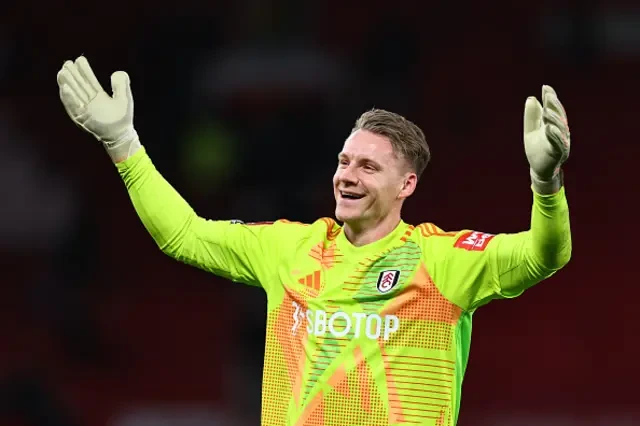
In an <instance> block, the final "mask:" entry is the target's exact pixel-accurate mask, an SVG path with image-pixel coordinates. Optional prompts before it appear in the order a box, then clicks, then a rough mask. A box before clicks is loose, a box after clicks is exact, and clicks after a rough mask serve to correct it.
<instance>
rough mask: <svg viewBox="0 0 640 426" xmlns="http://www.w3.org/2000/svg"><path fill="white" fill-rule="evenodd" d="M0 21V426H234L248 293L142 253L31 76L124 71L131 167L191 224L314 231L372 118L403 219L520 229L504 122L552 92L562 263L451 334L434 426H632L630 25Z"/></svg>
mask: <svg viewBox="0 0 640 426" xmlns="http://www.w3.org/2000/svg"><path fill="white" fill-rule="evenodd" d="M1 19H3V20H1ZM1 19H0V22H1V23H2V24H3V25H2V26H1V27H0V28H2V29H1V30H0V95H1V97H0V158H1V159H2V167H0V196H1V201H0V256H1V257H0V258H1V259H2V275H1V277H2V278H0V425H7V426H17V425H24V426H103V425H104V426H107V425H109V426H146V425H154V426H174V425H181V426H184V425H187V426H204V425H217V424H224V425H238V426H240V425H257V424H259V410H260V382H261V366H262V356H263V345H264V325H265V314H266V312H265V308H266V305H265V298H264V295H263V293H262V292H261V291H260V290H259V289H253V288H248V287H244V286H241V285H238V284H232V283H230V282H227V281H225V280H223V279H220V278H217V277H214V276H211V275H208V274H205V273H204V272H201V271H198V270H194V269H193V268H190V267H187V266H185V265H181V264H178V263H176V262H174V261H172V260H170V259H168V258H166V257H165V256H164V255H163V254H161V253H160V252H159V250H157V248H156V247H155V246H154V243H153V241H152V240H151V238H150V237H148V235H147V234H146V231H145V230H144V228H143V227H142V225H141V224H140V222H139V221H138V219H137V217H136V215H135V212H134V210H133V208H132V207H131V204H130V202H129V200H128V197H127V193H126V191H125V189H124V187H123V185H122V184H121V182H120V179H119V177H118V175H117V172H116V170H115V168H114V167H113V165H112V164H111V163H110V162H109V160H108V157H107V156H106V154H105V153H104V152H103V151H102V149H101V147H100V145H99V143H98V142H97V141H96V140H95V139H93V138H92V137H91V136H90V135H88V134H86V133H84V132H82V131H81V130H80V129H78V128H75V127H74V126H73V124H72V123H71V121H70V120H69V119H68V117H66V115H65V112H64V110H63V108H62V106H61V104H60V102H59V99H58V93H57V86H56V82H55V75H56V73H57V71H58V69H59V68H60V67H61V65H62V63H63V61H64V60H66V59H74V58H75V57H76V56H78V55H80V54H84V55H86V56H87V57H88V59H89V61H90V62H91V64H92V66H93V67H94V71H95V72H96V74H97V75H98V78H99V79H100V81H101V82H102V83H103V85H104V86H105V88H106V89H107V91H110V87H109V75H110V74H111V72H113V71H116V70H125V71H127V72H128V73H129V75H130V77H131V80H132V90H133V96H134V99H135V106H136V110H135V125H136V128H137V130H138V133H139V135H140V137H141V141H142V143H143V145H145V147H146V149H147V151H148V152H149V153H150V155H151V158H152V159H153V161H154V163H155V164H156V166H157V167H158V169H159V170H160V171H161V173H162V174H163V175H164V176H165V177H166V178H167V179H168V180H169V182H171V183H172V184H173V185H174V187H176V189H178V190H179V191H180V193H181V194H182V195H183V196H184V198H185V199H187V200H188V201H189V203H190V204H191V205H192V206H193V207H194V208H195V209H196V211H197V212H198V213H199V214H200V215H202V216H205V217H208V218H214V219H234V218H235V219H241V220H244V221H260V220H273V219H277V218H288V219H291V220H297V221H303V222H309V221H313V220H314V219H316V218H318V217H321V216H332V214H333V199H332V191H331V176H332V174H333V170H334V167H335V164H336V155H337V153H338V151H339V150H340V147H341V144H342V143H343V141H344V139H345V138H346V137H347V136H348V134H349V131H350V129H351V126H352V125H353V122H354V121H355V119H356V118H357V116H358V115H359V114H360V113H362V112H363V111H365V110H367V109H369V108H372V107H379V108H385V109H389V110H392V111H395V112H398V113H401V114H403V115H405V116H407V117H408V118H410V119H412V120H413V121H415V122H416V123H417V124H419V125H420V126H421V127H422V128H423V129H424V131H425V133H426V135H427V139H428V141H429V143H430V145H431V148H432V151H433V154H434V158H433V164H432V165H430V166H429V168H428V169H427V171H426V172H425V175H424V178H423V182H421V184H420V186H419V190H418V193H417V194H416V195H415V196H414V198H413V199H412V200H410V202H409V203H408V205H407V212H406V215H405V216H406V217H405V220H406V221H408V222H413V223H416V224H417V223H420V222H425V221H429V222H434V223H436V224H438V225H439V226H440V227H442V228H445V229H449V230H451V229H461V228H474V229H479V230H482V231H487V232H517V231H520V230H523V229H526V227H527V226H528V220H529V216H530V203H531V194H530V191H529V189H528V170H527V165H526V160H525V158H524V154H523V152H522V140H521V134H522V129H521V126H522V109H523V107H524V100H525V98H526V97H527V96H531V95H536V96H539V95H540V90H541V85H542V84H550V85H552V86H554V87H555V88H556V90H557V91H558V94H559V96H560V99H561V100H562V101H563V102H564V104H565V107H566V108H567V111H568V114H569V121H570V124H571V125H572V139H573V140H574V146H575V148H574V152H573V153H572V157H571V159H570V161H569V164H568V165H567V171H566V176H567V179H566V180H567V188H568V190H567V191H568V196H569V202H570V207H571V209H572V226H573V230H574V246H575V247H576V248H575V250H574V258H573V260H572V263H571V264H570V266H569V267H568V270H567V271H566V273H565V272H564V271H563V273H562V274H561V275H559V276H558V277H554V278H553V279H551V280H549V282H548V283H544V284H542V285H541V288H540V289H537V288H536V289H534V290H532V291H531V294H529V293H527V294H526V295H525V296H523V297H522V298H521V299H518V300H514V301H510V302H508V303H507V302H498V303H496V304H495V306H494V305H493V304H492V305H489V306H488V307H486V308H483V309H486V313H485V312H483V311H480V312H479V313H478V314H477V318H476V329H474V333H475V334H474V336H475V337H474V344H473V346H472V351H471V362H470V366H469V368H470V370H469V375H468V377H467V379H466V381H465V386H464V388H463V390H464V394H463V403H462V411H461V421H460V425H461V426H465V425H474V426H483V425H507V424H509V425H516V424H517V425H523V426H524V425H538V424H557V425H578V424H579V425H605V424H606V425H608V426H617V425H631V424H640V410H639V409H638V408H637V407H638V406H640V397H637V392H634V390H633V389H634V387H633V383H634V380H637V379H638V378H639V377H640V376H639V375H638V369H637V368H635V367H633V366H632V367H626V365H627V363H628V359H627V357H629V356H632V355H633V354H636V355H640V349H639V344H638V343H637V341H635V340H633V339H632V333H634V332H635V328H634V326H633V321H634V317H633V316H632V315H631V312H633V308H634V307H635V306H634V303H633V302H634V301H635V300H636V298H635V297H634V296H638V295H640V291H639V290H638V289H637V286H635V285H634V284H633V283H634V282H635V281H637V279H636V278H635V273H634V272H633V269H632V266H631V265H632V262H633V258H632V256H633V249H634V248H635V245H634V241H632V239H633V235H632V234H633V230H631V231H630V233H628V232H626V231H624V229H625V228H626V229H632V227H633V225H634V224H635V222H636V218H635V216H637V215H635V214H634V212H635V211H637V210H636V209H634V208H633V206H632V205H631V203H632V202H633V200H632V199H630V198H628V197H626V194H627V193H628V191H629V190H630V189H631V188H632V182H633V177H634V176H633V171H634V168H635V167H637V166H635V162H636V160H635V158H637V157H636V155H634V154H637V153H638V152H640V150H639V149H638V147H637V145H636V144H635V141H634V140H633V138H634V137H635V135H636V134H637V133H636V134H634V130H635V126H634V125H635V120H637V118H636V115H637V111H638V107H637V99H638V95H640V83H638V76H639V75H640V72H639V71H640V31H639V30H638V28H640V5H638V4H636V5H635V6H634V5H633V4H627V3H625V2H622V1H618V2H606V3H605V2H601V3H596V2H578V1H574V2H551V1H542V2H537V3H536V4H535V5H533V4H518V5H516V4H513V5H508V4H507V3H506V2H505V3H504V4H502V3H501V4H496V6H495V7H490V6H489V5H487V4H485V3H477V2H476V3H472V2H468V3H466V2H462V3H459V2H454V3H452V2H444V3H442V2H439V3H437V4H436V3H431V2H424V3H423V2H408V1H399V2H383V1H371V2H366V3H364V2H355V3H351V2H349V3H348V4H340V3H339V2H318V1H304V2H302V1H291V0H286V1H285V0H279V1H264V0H239V1H234V2H208V3H200V2H196V1H181V2H175V3H166V4H165V5H162V4H157V3H151V2H148V1H144V0H137V1H134V2H125V1H124V0H116V1H115V2H110V3H109V6H108V7H106V8H104V7H103V6H102V5H101V4H92V5H89V4H86V3H83V2H80V1H79V0H69V1H66V2H61V3H51V4H46V5H45V4H41V5H39V4H38V3H37V2H35V1H34V0H28V1H25V2H21V3H20V4H13V5H11V7H7V10H6V13H5V14H3V18H1ZM625 150H626V151H625ZM606 247H613V248H616V249H619V250H617V251H615V253H617V254H615V255H613V254H611V253H613V251H610V252H605V251H603V250H604V249H605V248H606ZM627 248H628V249H627ZM623 367H624V368H628V370H625V369H623ZM634 422H635V423H634Z"/></svg>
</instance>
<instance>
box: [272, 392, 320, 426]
mask: <svg viewBox="0 0 640 426" xmlns="http://www.w3.org/2000/svg"><path fill="white" fill-rule="evenodd" d="M323 394H324V392H323V391H320V392H318V394H317V395H316V396H314V397H313V399H312V400H311V401H310V402H309V404H307V406H306V407H305V409H304V412H303V413H302V415H301V416H300V419H298V421H297V422H296V426H325V422H324V403H323V402H322V400H323ZM282 424H284V423H282ZM274 426H276V425H275V424H274Z"/></svg>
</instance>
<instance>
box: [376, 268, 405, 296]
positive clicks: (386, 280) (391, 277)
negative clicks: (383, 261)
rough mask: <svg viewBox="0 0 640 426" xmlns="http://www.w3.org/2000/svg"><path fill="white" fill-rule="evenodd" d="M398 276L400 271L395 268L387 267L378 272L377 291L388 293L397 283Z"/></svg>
mask: <svg viewBox="0 0 640 426" xmlns="http://www.w3.org/2000/svg"><path fill="white" fill-rule="evenodd" d="M398 278H400V271H398V270H397V269H387V270H386V271H382V272H380V276H379V277H378V285H377V287H378V291H379V292H380V293H382V294H385V293H389V292H390V291H391V289H393V288H394V287H395V286H396V284H398Z"/></svg>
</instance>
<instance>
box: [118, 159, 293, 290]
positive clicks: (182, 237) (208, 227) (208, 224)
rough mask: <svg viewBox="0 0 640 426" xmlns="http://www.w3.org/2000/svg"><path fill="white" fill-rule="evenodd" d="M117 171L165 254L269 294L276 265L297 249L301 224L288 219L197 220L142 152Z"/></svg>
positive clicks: (192, 211) (137, 209)
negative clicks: (247, 221) (249, 221)
mask: <svg viewBox="0 0 640 426" xmlns="http://www.w3.org/2000/svg"><path fill="white" fill-rule="evenodd" d="M117 168H118V171H119V173H120V175H121V177H122V179H123V181H124V183H125V185H126V188H127V191H128V192H129V196H130V198H131V201H132V203H133V206H134V208H135V210H136V212H137V214H138V216H139V217H140V220H141V221H142V223H143V224H144V226H145V228H146V229H147V231H148V232H149V233H150V234H151V236H152V237H153V239H154V240H155V242H156V243H157V245H158V246H159V247H160V249H161V250H162V251H163V252H164V253H165V254H167V255H169V256H170V257H172V258H174V259H176V260H179V261H181V262H184V263H186V264H189V265H192V266H195V267H198V268H200V269H203V270H206V271H209V272H212V273H214V274H216V275H219V276H221V277H224V278H228V279H231V280H233V281H237V282H242V283H246V284H250V285H255V286H262V287H265V290H267V291H268V290H269V289H268V286H269V285H270V283H271V282H274V280H273V279H272V278H273V277H274V276H275V274H276V273H277V266H278V262H279V261H280V259H281V257H282V255H283V253H286V252H287V248H288V247H292V246H294V245H295V243H296V240H297V237H298V235H299V229H300V227H301V225H299V224H295V223H291V222H288V221H277V222H274V223H262V224H244V223H242V222H240V221H224V220H207V219H204V218H202V217H199V216H198V215H197V214H196V212H195V211H194V210H193V209H192V208H191V206H190V205H189V204H188V203H187V202H186V201H185V200H184V199H183V198H182V197H181V196H180V194H179V193H178V192H177V191H176V190H175V189H174V188H173V187H172V186H171V185H170V184H169V183H168V182H167V181H166V180H165V179H164V178H163V177H162V175H161V174H160V173H159V172H158V171H157V170H156V168H155V166H154V165H153V163H152V161H151V159H150V158H149V156H148V155H147V154H146V152H145V151H144V148H143V149H140V150H139V151H138V152H137V153H136V154H134V155H133V156H132V157H130V158H129V159H127V160H126V161H124V162H122V163H118V164H117Z"/></svg>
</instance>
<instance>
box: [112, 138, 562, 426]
mask: <svg viewBox="0 0 640 426" xmlns="http://www.w3.org/2000/svg"><path fill="white" fill-rule="evenodd" d="M118 169H119V171H120V174H121V176H122V178H123V179H124V182H125V184H126V186H127V188H128V191H129V194H130V197H131V199H132V202H133V204H134V206H135V209H136V211H137V213H138V215H139V217H140V218H141V220H142V222H143V224H144V225H145V227H146V228H147V230H148V231H149V232H150V234H151V235H152V236H153V238H154V239H155V241H156V242H157V244H158V245H159V247H160V248H161V249H162V250H163V251H164V252H165V253H166V254H168V255H169V256H171V257H173V258H175V259H177V260H179V261H182V262H185V263H187V264H190V265H193V266H196V267H198V268H202V269H204V270H206V271H210V272H212V273H214V274H216V275H219V276H223V277H226V278H228V279H230V280H233V281H238V282H243V283H246V284H250V285H255V286H260V287H262V288H263V289H264V291H265V292H266V294H267V300H268V306H267V311H268V315H267V338H266V348H265V357H264V375H263V396H262V424H263V425H264V426H303V425H305V426H355V425H362V426H378V425H380V426H382V425H384V426H389V425H394V426H396V425H424V426H427V425H429V426H431V425H440V426H445V425H446V426H452V425H455V424H456V421H457V416H458V412H459V407H460V399H461V396H460V395H461V386H462V380H463V376H464V373H465V369H466V365H467V360H468V356H469V346H470V342H471V322H472V321H471V320H472V315H473V313H474V311H475V310H476V309H477V308H478V307H480V306H481V305H483V304H486V303H488V302H489V301H490V300H492V299H497V298H510V297H515V296H518V295H520V294H521V293H522V292H523V291H524V290H526V289H527V288H529V287H531V286H532V285H534V284H536V283H537V282H539V281H541V280H543V279H545V278H547V277H549V276H551V275H552V274H553V273H555V272H556V271H557V270H559V269H560V268H561V267H562V266H564V265H565V264H566V263H567V262H568V260H569V257H570V255H571V236H570V227H569V214H568V207H567V201H566V198H565V193H564V189H562V190H561V191H560V192H558V193H556V194H553V195H545V196H543V195H538V194H535V193H534V196H533V210H532V218H531V229H530V230H528V231H526V232H521V233H517V234H497V235H493V234H488V233H483V232H474V231H471V230H463V231H459V232H443V231H442V230H441V229H439V228H438V227H436V226H435V225H433V224H431V223H423V224H420V225H418V226H413V225H410V224H407V223H405V222H403V221H401V222H400V223H399V224H398V225H397V227H396V228H395V229H394V230H393V232H391V233H390V234H388V235H387V236H385V237H384V238H382V239H380V240H378V241H376V242H373V243H371V244H367V245H364V246H360V247H357V246H354V245H352V244H351V243H350V242H349V240H348V239H347V238H346V237H345V233H344V232H343V230H342V227H341V226H340V225H339V224H337V223H336V222H335V221H334V220H332V219H329V218H322V219H319V220H317V221H315V222H314V223H311V224H302V223H297V222H290V221H287V220H278V221H275V222H273V223H260V224H245V223H242V222H240V221H226V220H205V219H203V218H201V217H199V216H198V215H197V214H196V213H195V212H194V211H193V209H192V208H191V207H190V206H189V205H188V203H187V202H185V201H184V200H183V199H182V198H181V196H180V195H179V194H178V193H177V192H176V191H175V190H174V189H173V188H172V187H171V186H170V185H169V184H168V183H167V182H166V181H165V180H164V179H163V177H162V176H161V175H160V173H159V172H158V171H157V170H156V169H155V167H154V166H153V164H152V162H151V160H150V159H149V157H148V156H147V154H146V152H145V151H144V149H141V150H140V151H139V152H138V153H136V154H135V155H134V156H132V157H131V158H129V159H128V160H127V161H125V162H123V163H119V164H118Z"/></svg>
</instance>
